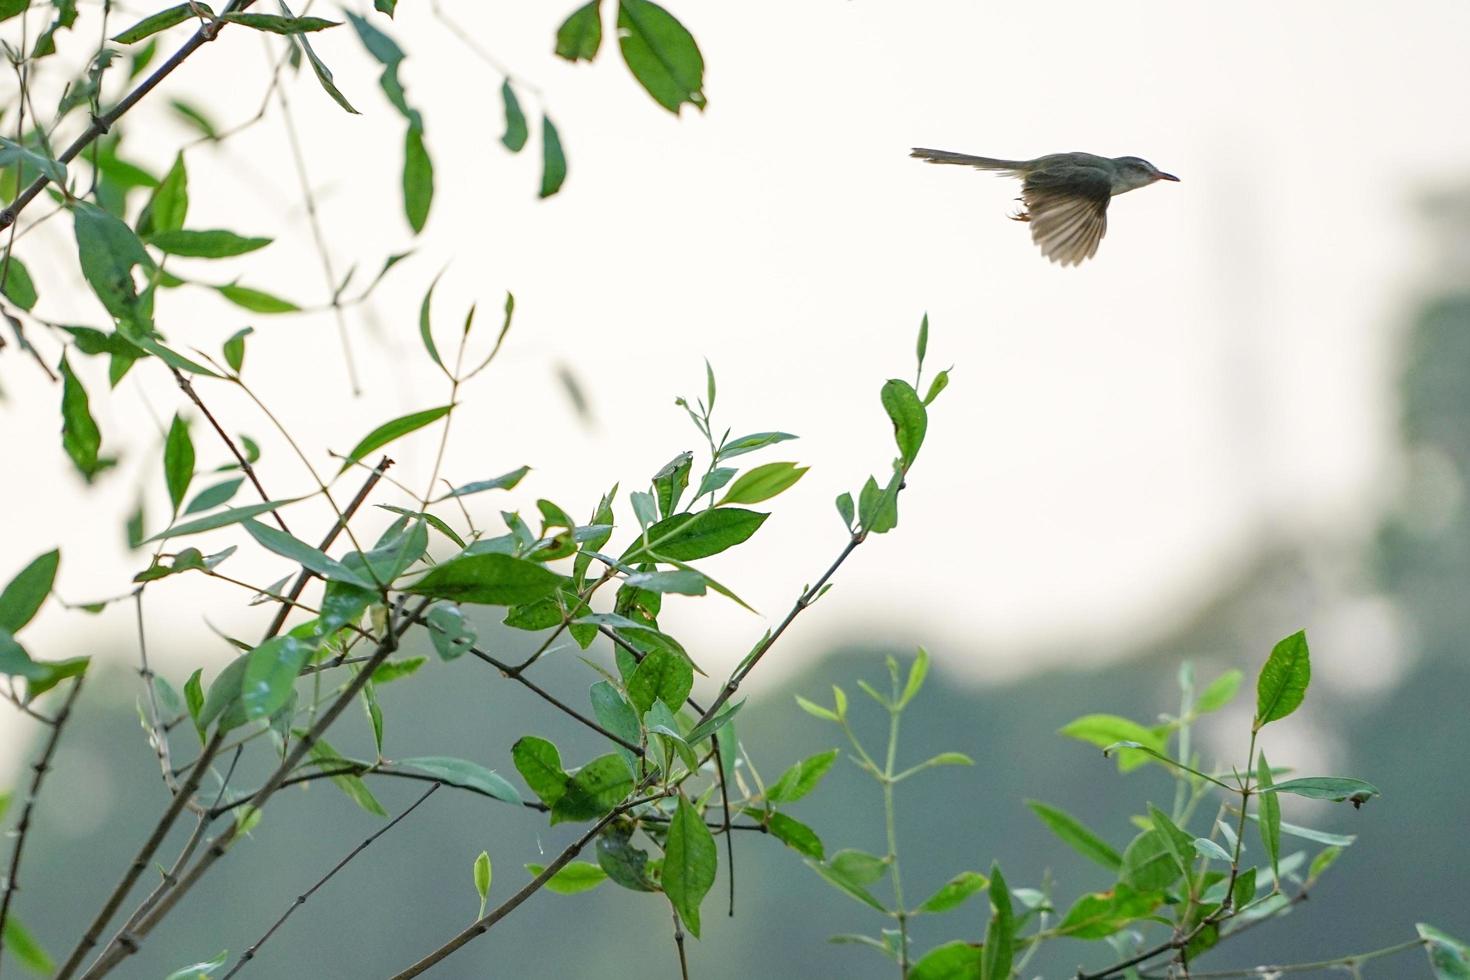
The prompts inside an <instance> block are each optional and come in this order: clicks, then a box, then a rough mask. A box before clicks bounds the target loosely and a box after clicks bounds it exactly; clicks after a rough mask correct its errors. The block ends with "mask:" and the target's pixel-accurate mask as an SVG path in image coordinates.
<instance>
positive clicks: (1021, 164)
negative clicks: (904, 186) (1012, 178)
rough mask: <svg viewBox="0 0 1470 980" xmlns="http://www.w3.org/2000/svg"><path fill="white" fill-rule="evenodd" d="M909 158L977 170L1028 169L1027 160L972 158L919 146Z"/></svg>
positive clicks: (1014, 171) (1009, 170)
mask: <svg viewBox="0 0 1470 980" xmlns="http://www.w3.org/2000/svg"><path fill="white" fill-rule="evenodd" d="M909 156H911V157H918V158H919V159H920V160H924V161H926V162H928V163H953V164H958V165H959V166H962V167H974V168H975V169H976V170H1003V171H1008V172H1010V173H1021V172H1023V171H1024V170H1025V169H1026V161H1025V160H996V159H993V158H991V157H977V156H971V155H970V154H968V153H951V152H949V151H948V150H926V149H924V148H923V147H919V146H916V147H914V149H913V152H911V153H910V154H909Z"/></svg>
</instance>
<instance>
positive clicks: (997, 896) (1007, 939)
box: [980, 864, 1016, 980]
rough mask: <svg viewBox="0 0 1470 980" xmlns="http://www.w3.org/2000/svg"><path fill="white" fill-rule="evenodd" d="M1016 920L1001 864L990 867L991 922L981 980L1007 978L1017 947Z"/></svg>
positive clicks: (1001, 979) (986, 938) (987, 933)
mask: <svg viewBox="0 0 1470 980" xmlns="http://www.w3.org/2000/svg"><path fill="white" fill-rule="evenodd" d="M1015 939H1016V920H1015V913H1014V911H1013V909H1012V907H1011V892H1010V889H1009V888H1008V887H1006V880H1005V876H1004V875H1002V874H1001V873H1000V865H999V864H992V865H991V866H990V923H989V925H987V926H986V927H985V950H984V957H983V960H982V962H981V966H980V976H981V980H1008V978H1009V977H1010V975H1011V957H1012V954H1013V952H1014V948H1015Z"/></svg>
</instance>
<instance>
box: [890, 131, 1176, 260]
mask: <svg viewBox="0 0 1470 980" xmlns="http://www.w3.org/2000/svg"><path fill="white" fill-rule="evenodd" d="M910 156H915V157H918V158H919V159H921V160H926V161H928V162H929V163H952V164H957V165H959V166H962V167H974V168H975V169H976V170H994V171H997V172H999V173H1001V174H1004V175H1007V176H1011V177H1019V178H1021V196H1020V197H1019V198H1017V200H1019V201H1020V202H1021V205H1022V206H1021V209H1020V210H1019V211H1017V212H1016V213H1015V214H1013V215H1011V217H1012V218H1013V219H1014V220H1016V221H1026V222H1029V223H1030V225H1031V240H1032V241H1034V242H1035V243H1036V245H1037V247H1038V248H1040V249H1041V254H1042V255H1045V256H1046V257H1047V258H1048V259H1050V260H1051V261H1053V262H1060V263H1061V264H1062V265H1077V264H1079V263H1081V262H1082V261H1083V260H1084V259H1090V258H1092V257H1093V256H1094V255H1096V254H1097V245H1098V242H1100V241H1102V237H1103V235H1105V234H1107V231H1108V201H1110V200H1112V198H1113V197H1114V196H1116V195H1118V194H1125V193H1127V192H1128V191H1131V190H1136V189H1138V188H1140V187H1147V186H1148V185H1149V184H1152V183H1153V182H1154V181H1158V180H1172V181H1178V180H1179V178H1178V177H1175V176H1174V175H1173V174H1166V173H1164V172H1163V171H1162V170H1160V169H1159V168H1158V167H1155V166H1154V165H1153V164H1151V163H1149V162H1148V161H1147V160H1143V159H1140V158H1139V157H1100V156H1094V155H1093V154H1091V153H1049V154H1047V155H1046V156H1044V157H1037V158H1036V159H1034V160H994V159H991V158H990V157H976V156H970V155H969V154H968V153H950V152H949V151H947V150H925V149H922V148H920V147H915V148H914V151H913V153H911V154H910Z"/></svg>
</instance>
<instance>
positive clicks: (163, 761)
mask: <svg viewBox="0 0 1470 980" xmlns="http://www.w3.org/2000/svg"><path fill="white" fill-rule="evenodd" d="M133 608H134V613H135V618H136V619H137V624H138V660H139V662H140V666H139V668H138V676H139V677H142V678H143V686H144V688H145V689H146V690H147V694H148V728H149V732H148V734H149V735H150V736H152V742H153V752H154V754H155V755H157V756H158V766H159V768H160V769H162V770H163V785H164V786H166V787H168V791H169V792H170V793H177V792H178V791H179V781H178V780H177V779H175V778H174V769H173V767H174V764H173V759H172V758H171V756H170V748H169V742H168V731H167V729H165V727H164V724H163V715H162V713H161V712H160V711H159V710H158V692H157V691H156V690H155V685H154V683H153V669H152V668H151V667H149V666H148V637H147V634H146V633H145V632H144V630H143V586H141V585H140V586H138V587H137V588H136V589H134V590H133Z"/></svg>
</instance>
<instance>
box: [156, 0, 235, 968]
mask: <svg viewBox="0 0 1470 980" xmlns="http://www.w3.org/2000/svg"><path fill="white" fill-rule="evenodd" d="M200 6H203V4H200ZM229 957H230V953H229V950H226V949H222V950H220V951H219V953H218V955H216V956H215V958H214V959H212V960H202V961H200V962H198V963H190V964H189V965H188V966H183V967H180V968H179V969H177V970H175V971H174V972H172V973H170V974H169V975H168V976H167V977H165V978H164V980H210V978H211V977H213V976H214V974H215V972H216V971H217V970H219V969H220V968H221V967H223V966H224V965H225V961H226V960H228V959H229Z"/></svg>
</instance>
